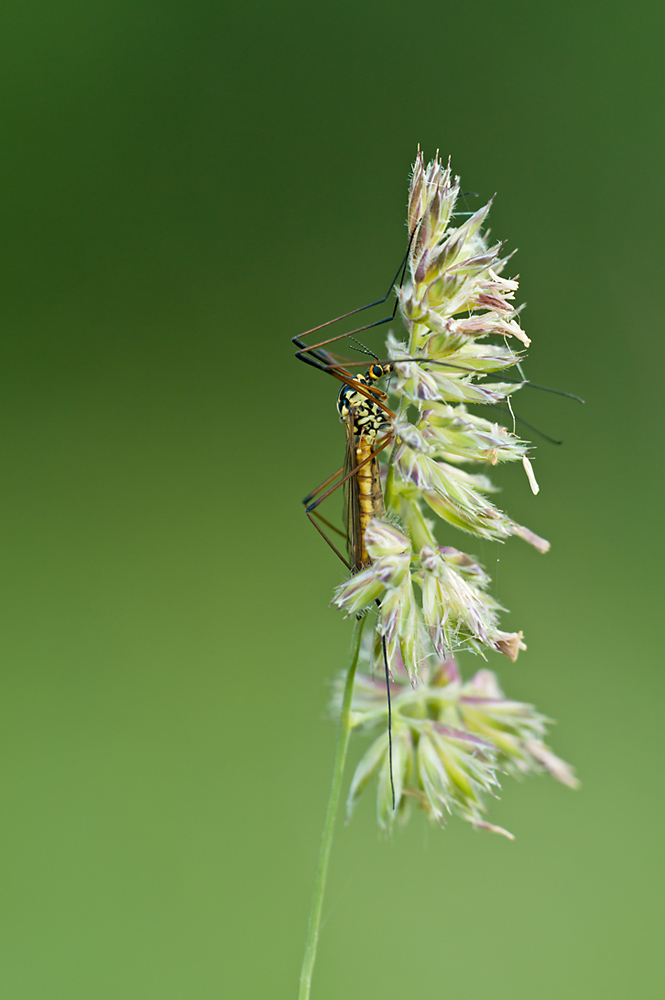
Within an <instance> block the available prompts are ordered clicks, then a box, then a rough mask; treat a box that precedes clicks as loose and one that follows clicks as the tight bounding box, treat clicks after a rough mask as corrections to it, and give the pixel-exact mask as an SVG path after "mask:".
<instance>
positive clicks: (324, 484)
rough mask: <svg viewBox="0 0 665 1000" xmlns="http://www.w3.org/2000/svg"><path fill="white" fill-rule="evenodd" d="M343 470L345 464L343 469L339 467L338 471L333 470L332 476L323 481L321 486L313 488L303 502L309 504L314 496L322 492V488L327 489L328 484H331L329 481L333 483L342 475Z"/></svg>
mask: <svg viewBox="0 0 665 1000" xmlns="http://www.w3.org/2000/svg"><path fill="white" fill-rule="evenodd" d="M343 472H344V466H342V468H341V469H338V470H337V472H333V474H332V476H328V478H327V479H326V480H325V481H324V482H323V483H321V485H320V486H317V487H316V489H315V490H312V492H311V493H308V494H307V496H306V497H303V501H302V502H303V503H304V504H308V503H309V502H310V500H313V499H314V497H315V496H316V495H317V494H318V493H320V492H321V490H323V489H325V488H326V486H328V485H329V483H332V481H333V479H337V477H338V476H341V475H342V473H343Z"/></svg>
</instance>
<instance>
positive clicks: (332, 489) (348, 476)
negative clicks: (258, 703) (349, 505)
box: [305, 431, 394, 514]
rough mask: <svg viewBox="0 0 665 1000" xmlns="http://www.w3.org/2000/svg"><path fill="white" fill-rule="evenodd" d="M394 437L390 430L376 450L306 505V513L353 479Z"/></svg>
mask: <svg viewBox="0 0 665 1000" xmlns="http://www.w3.org/2000/svg"><path fill="white" fill-rule="evenodd" d="M393 437H394V434H393V432H392V431H390V432H389V433H388V434H386V435H385V436H384V437H383V438H381V440H380V441H379V442H378V446H377V447H376V448H375V449H374V451H371V452H370V453H369V455H368V456H367V458H364V459H363V460H362V462H359V463H358V465H356V466H354V468H353V469H351V471H350V472H347V474H346V475H345V476H343V478H342V479H340V480H339V482H337V483H335V484H334V486H331V487H330V488H329V489H327V490H326V492H325V493H323V494H321V496H320V497H318V498H317V499H316V500H315V501H314V502H313V503H310V504H309V505H308V506H307V507H305V513H306V514H310V513H311V512H312V511H313V510H315V509H316V508H317V507H318V506H319V504H320V503H323V501H324V500H327V499H328V497H329V496H330V495H331V494H332V493H334V492H335V490H337V489H339V487H340V486H342V485H343V484H344V483H345V482H346V481H347V480H348V479H351V477H352V476H355V475H356V473H357V472H358V470H359V469H362V468H363V466H365V465H367V463H368V462H371V461H372V459H373V458H375V457H376V456H377V455H379V454H380V453H381V452H382V451H383V450H384V448H387V447H388V445H389V444H390V442H391V441H392V440H393Z"/></svg>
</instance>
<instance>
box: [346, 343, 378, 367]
mask: <svg viewBox="0 0 665 1000" xmlns="http://www.w3.org/2000/svg"><path fill="white" fill-rule="evenodd" d="M349 340H352V341H353V343H354V344H356V347H355V348H354V350H356V351H361V352H362V353H363V354H368V355H369V357H370V358H374V360H375V361H378V360H379V356H378V354H375V353H374V351H370V349H369V347H365V345H364V344H361V343H360V341H359V340H356V338H355V337H349ZM352 363H353V362H351V364H352Z"/></svg>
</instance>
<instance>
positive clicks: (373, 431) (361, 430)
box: [337, 365, 391, 439]
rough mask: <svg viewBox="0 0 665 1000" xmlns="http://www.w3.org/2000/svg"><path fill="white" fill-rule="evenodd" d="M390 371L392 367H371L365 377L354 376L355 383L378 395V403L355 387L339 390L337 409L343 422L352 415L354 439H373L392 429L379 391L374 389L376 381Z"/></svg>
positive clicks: (343, 387) (346, 386) (347, 386)
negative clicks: (379, 400) (361, 437)
mask: <svg viewBox="0 0 665 1000" xmlns="http://www.w3.org/2000/svg"><path fill="white" fill-rule="evenodd" d="M390 370H391V366H390V365H370V367H369V368H368V369H367V372H366V373H365V374H364V375H356V376H354V381H355V382H359V383H361V385H364V386H367V388H368V389H369V391H370V392H371V393H372V395H376V397H377V401H376V402H375V401H374V400H373V399H368V398H367V396H365V395H363V393H362V392H358V390H357V389H356V388H355V386H351V385H343V386H342V388H341V389H340V390H339V395H338V397H337V409H338V410H339V415H340V417H341V419H342V420H347V419H348V417H349V415H352V417H353V434H354V437H360V435H362V436H363V437H364V438H365V439H372V438H375V437H376V436H377V435H378V434H380V433H381V431H384V430H386V429H387V428H388V427H390V422H389V420H388V417H387V414H386V411H385V409H384V408H383V407H382V406H381V405H380V404H379V402H378V395H379V390H378V389H376V388H375V387H374V383H375V382H376V380H377V379H378V378H382V376H383V375H387V374H388V373H389V371H390ZM384 398H385V397H384Z"/></svg>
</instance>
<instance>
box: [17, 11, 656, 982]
mask: <svg viewBox="0 0 665 1000" xmlns="http://www.w3.org/2000/svg"><path fill="white" fill-rule="evenodd" d="M664 20H665V14H664V10H663V7H662V4H657V3H654V2H647V3H642V4H619V3H616V2H610V3H607V2H600V0H595V2H589V0H583V2H581V3H580V2H571V0H562V2H559V3H557V4H533V3H528V2H526V0H522V2H512V0H509V2H507V3H504V4H496V3H490V2H488V0H479V2H477V3H474V4H466V5H464V4H451V3H441V2H436V3H434V2H428V0H426V2H421V0H417V2H415V3H413V4H411V5H405V4H403V3H399V4H398V3H395V2H383V3H378V2H367V0H361V2H354V3H350V2H337V3H329V4H317V5H312V4H310V3H304V2H300V0H287V2H282V3H268V2H264V0H256V2H255V3H252V4H247V5H227V4H220V3H206V2H196V0H194V2H187V3H185V2H180V0H160V2H159V3H153V2H148V0H131V2H127V0H115V2H113V3H89V2H80V0H79V2H74V0H60V2H57V0H54V2H45V0H42V2H34V0H25V2H23V3H21V4H14V5H12V6H11V7H8V8H6V9H5V11H4V12H3V14H2V30H1V31H0V51H1V59H0V77H1V80H2V94H3V99H2V107H1V109H0V116H1V123H2V134H3V137H4V141H3V147H4V152H3V157H2V166H1V172H2V206H3V227H2V232H3V235H2V241H1V248H0V252H1V254H2V266H1V267H0V275H1V281H2V286H3V288H2V296H1V304H0V311H1V314H2V316H1V327H2V338H1V344H2V346H1V348H0V351H1V354H2V363H1V365H0V380H1V382H2V388H1V392H0V429H1V430H0V442H1V443H0V453H1V454H0V469H1V470H2V473H1V478H2V488H1V496H2V501H1V504H2V517H1V520H0V532H1V535H2V538H1V542H0V552H1V553H2V557H1V566H2V569H1V571H0V581H1V583H0V586H1V587H2V601H1V603H0V608H1V614H2V678H3V679H2V697H1V709H0V714H1V719H0V734H1V742H2V747H1V760H2V764H1V775H2V778H1V788H2V792H1V798H0V802H1V812H2V819H1V821H0V831H1V833H0V840H1V843H2V846H1V850H0V857H1V866H2V876H1V881H2V885H1V898H2V917H1V920H2V939H3V942H4V943H3V948H2V952H3V957H2V960H1V962H0V993H1V994H2V996H3V997H6V998H7V1000H153V998H154V1000H157V998H159V1000H185V998H186V1000H195V998H196V1000H212V998H217V997H229V998H231V997H233V998H252V1000H253V998H259V997H260V998H265V997H270V998H276V1000H280V998H288V997H294V996H295V993H296V981H297V976H298V972H299V966H300V960H301V953H302V946H303V942H304V934H305V928H306V921H307V914H308V909H309V902H310V893H311V888H312V881H313V875H314V869H315V863H316V856H317V852H318V843H319V835H320V829H321V824H322V820H323V813H324V808H325V802H326V798H327V792H328V783H329V778H330V771H331V765H332V755H333V746H334V728H333V726H332V724H331V723H329V722H328V721H326V720H325V718H324V709H325V705H326V700H327V696H328V684H329V681H330V678H331V677H332V676H333V675H334V673H335V671H336V670H338V669H340V668H341V667H342V666H343V665H344V663H345V661H346V655H347V647H348V642H349V639H350V631H351V626H350V624H349V623H348V622H345V621H343V620H342V619H341V618H340V617H339V615H338V614H337V613H336V612H334V611H332V610H331V609H330V608H329V606H328V602H329V599H330V596H331V588H332V587H333V585H334V584H335V583H336V582H338V581H339V580H340V579H341V574H340V568H339V566H338V564H337V562H336V560H335V558H334V556H333V555H332V554H331V553H330V552H329V551H328V550H327V549H326V548H325V546H324V545H323V543H321V542H320V539H319V538H318V537H317V536H316V534H315V532H314V531H313V529H311V528H310V526H309V525H308V524H307V523H306V519H305V518H304V516H303V513H302V510H301V506H300V499H301V497H302V496H303V495H304V494H305V493H306V492H308V491H309V489H311V488H312V487H313V486H315V485H316V484H317V483H318V482H320V481H321V480H322V479H323V478H325V477H326V476H327V475H328V474H329V473H330V472H332V471H333V470H334V469H335V468H336V467H337V465H338V464H339V462H340V459H341V450H342V447H343V435H342V431H341V428H340V426H339V423H338V421H337V419H336V415H335V409H334V398H335V393H336V387H335V384H334V383H333V382H332V380H328V379H327V378H325V377H324V376H323V375H320V374H319V373H317V372H315V371H313V370H310V369H307V368H306V367H305V366H303V365H299V364H298V363H297V362H296V361H295V360H293V354H292V348H291V344H290V337H291V336H292V335H293V334H294V333H297V332H299V331H301V330H303V329H306V328H307V327H309V326H312V325H314V324H315V323H317V322H321V321H323V320H325V319H327V318H329V317H331V316H334V315H337V314H338V313H340V312H342V311H345V310H346V309H349V308H352V307H354V306H356V305H360V304H362V303H363V302H366V301H369V300H371V299H372V298H375V297H376V296H377V295H380V294H382V292H383V291H385V288H386V287H387V283H388V281H389V280H390V277H391V276H392V274H393V272H394V271H395V269H396V267H397V264H398V262H399V260H400V258H401V256H402V254H403V251H404V247H405V232H406V231H405V225H404V207H405V200H406V187H407V180H408V174H409V170H410V165H411V163H412V162H413V159H414V156H415V151H416V145H417V143H420V144H421V145H422V147H423V148H424V150H425V153H426V155H427V156H431V155H433V153H434V152H435V150H436V149H437V148H439V149H441V152H442V154H443V155H444V156H447V155H448V154H451V155H452V157H453V166H454V168H455V170H456V171H457V172H458V173H460V174H461V176H462V179H463V185H464V186H465V189H466V190H469V191H474V192H478V194H479V199H473V198H471V197H470V198H469V207H470V208H475V207H476V206H478V205H480V204H481V203H482V201H481V200H480V199H486V198H487V197H489V196H491V195H492V194H493V193H494V192H495V191H496V192H498V198H497V200H496V203H495V206H494V208H493V210H492V229H493V233H494V234H495V235H496V236H498V237H500V238H505V239H507V240H508V246H509V248H515V247H517V248H519V254H518V256H517V258H516V260H515V270H519V272H520V274H521V294H522V298H523V299H526V300H527V301H528V308H527V311H526V313H525V314H524V325H525V328H526V329H527V331H528V332H529V334H530V335H531V337H532V338H533V346H532V350H531V355H530V359H529V362H528V368H527V370H528V373H529V374H530V376H531V378H533V379H534V380H536V381H541V382H545V383H547V384H549V385H554V386H560V387H563V388H566V389H570V390H572V391H577V392H579V393H581V394H582V395H584V396H585V398H586V400H587V403H586V406H585V407H580V406H577V405H576V404H574V403H571V402H570V401H568V400H565V399H560V398H558V397H555V396H546V395H545V394H538V393H533V392H532V393H531V394H529V392H528V391H527V390H525V391H524V392H523V393H521V394H520V396H519V397H518V400H519V407H518V412H519V413H521V415H522V416H523V417H524V418H525V419H528V420H530V421H531V422H533V423H536V424H537V425H538V426H540V427H542V428H543V429H544V430H545V431H547V432H548V433H550V434H552V435H554V436H555V437H557V436H559V437H561V438H563V439H564V441H565V443H564V445H563V446H562V447H560V448H557V447H554V446H547V445H545V444H541V445H540V446H539V448H538V453H537V455H538V457H537V461H536V466H535V467H536V471H537V474H538V477H539V480H540V482H541V487H542V490H541V493H540V495H539V496H538V497H537V498H534V497H532V496H531V495H530V493H529V490H528V487H527V485H526V482H525V478H524V476H523V475H522V473H521V471H520V470H518V469H510V470H506V471H505V473H504V472H503V471H502V472H501V483H502V486H503V487H504V495H503V501H502V502H503V504H504V506H505V507H506V508H507V509H508V510H509V511H510V512H511V514H512V515H513V516H514V517H515V518H516V519H518V520H521V521H523V522H525V523H527V524H529V525H530V526H531V527H532V528H533V529H534V530H536V531H538V532H539V533H541V534H543V535H545V536H547V537H549V538H550V539H551V541H552V543H553V547H552V551H551V553H550V554H549V555H547V556H546V557H542V556H540V555H538V554H537V553H535V552H533V551H531V550H529V549H528V547H527V546H525V545H523V544H522V543H520V542H519V541H513V542H512V543H510V544H508V545H506V546H503V547H501V548H499V547H497V546H492V545H484V546H479V545H477V544H474V543H472V544H471V545H470V546H469V543H468V540H466V539H463V538H461V536H456V538H453V537H451V538H450V541H451V542H452V543H453V544H462V543H464V544H466V545H467V546H468V547H470V548H471V549H472V551H475V552H476V553H477V554H478V555H480V556H481V557H482V558H483V559H484V561H485V562H486V564H487V565H488V567H489V568H490V570H491V571H492V572H493V574H494V576H495V579H496V585H495V591H494V592H495V593H496V595H497V596H498V597H499V598H500V599H501V600H502V601H503V602H504V603H505V604H506V605H507V606H508V607H510V608H511V609H512V613H511V614H510V615H509V616H507V617H506V619H505V621H506V623H507V626H509V627H518V628H519V627H521V628H524V630H525V632H526V635H527V640H528V643H529V650H528V653H526V654H524V655H523V656H522V657H520V660H519V661H518V663H517V664H515V665H510V664H508V665H506V663H505V662H504V661H502V660H501V659H500V658H499V657H496V659H495V661H494V662H493V663H492V664H491V665H492V666H493V667H494V668H495V669H498V670H500V674H501V679H502V683H503V685H504V687H505V689H506V691H507V692H508V693H509V694H511V695H513V696H515V697H518V698H521V699H522V700H529V701H534V702H535V703H536V704H537V705H538V706H539V708H540V709H541V710H543V711H545V712H546V713H547V714H548V715H550V716H552V717H553V718H555V719H557V720H559V722H558V725H557V726H556V728H555V729H554V730H553V732H552V739H551V742H552V744H553V746H554V748H555V749H556V750H557V752H558V753H559V754H561V755H562V756H563V757H565V758H566V759H568V760H570V761H572V762H574V763H575V765H576V766H577V768H578V772H579V774H580V777H581V779H582V782H583V788H582V790H581V791H580V792H578V793H573V792H571V791H569V790H568V789H565V788H563V787H561V786H557V785H555V783H554V782H553V781H550V780H548V779H545V778H542V779H531V780H530V781H528V782H524V783H522V784H517V783H514V782H511V781H507V782H506V785H505V789H504V794H503V796H502V799H501V801H499V802H497V803H495V804H494V807H493V810H492V814H491V816H490V818H491V819H492V820H494V821H495V822H497V823H501V824H503V825H504V826H507V827H509V828H510V829H511V830H512V831H513V832H514V833H515V834H516V840H515V841H514V842H513V843H510V842H508V841H506V840H504V839H502V838H493V837H492V836H491V835H489V834H480V833H474V832H473V831H472V830H471V829H470V828H468V827H467V826H466V825H465V824H463V823H462V822H460V821H457V820H454V819H453V820H452V821H451V822H450V824H449V826H448V828H447V829H446V830H445V831H444V832H442V831H440V830H438V829H436V828H434V829H432V828H429V826H428V825H427V823H426V822H425V820H424V817H422V816H416V817H414V819H413V820H412V822H411V825H410V826H409V827H408V828H407V829H406V830H404V831H402V832H399V833H398V834H397V835H395V836H394V837H393V838H392V839H391V840H389V841H386V840H385V839H382V838H381V837H380V836H379V834H378V832H377V829H376V826H375V823H374V819H373V802H372V801H371V800H370V799H369V798H368V799H367V801H365V802H363V803H362V805H361V806H360V808H359V809H358V813H357V816H356V817H355V818H354V820H353V822H352V823H351V824H350V825H349V826H347V827H345V826H344V825H343V824H341V823H340V826H339V829H338V833H337V839H336V843H335V847H334V853H333V862H332V870H331V879H330V887H329V892H328V896H327V902H326V922H325V926H324V929H323V934H322V939H321V946H320V958H319V963H318V965H317V969H316V973H315V979H314V992H313V996H315V997H316V998H317V1000H332V998H339V997H348V998H356V997H382V998H384V1000H392V998H397V997H403V996H431V997H441V998H445V997H452V996H464V997H468V998H469V1000H480V998H484V997H487V996H492V997H493V998H495V1000H503V998H510V1000H526V998H529V1000H532V998H537V1000H559V998H561V997H563V996H566V997H575V998H577V997H581V998H585V1000H587V998H588V1000H591V998H594V1000H595V998H603V1000H610V998H622V1000H623V998H625V997H640V998H641V1000H656V998H660V997H662V996H663V986H662V980H661V977H662V972H663V969H662V925H661V924H660V914H659V906H660V903H661V899H662V889H663V886H662V872H663V862H662V857H663V847H662V844H663V818H664V817H663V789H662V774H663V767H662V754H663V742H662V727H663V722H662V719H663V702H664V699H663V696H664V691H663V664H662V653H661V646H662V643H661V638H660V633H661V625H662V621H663V617H664V614H663V598H662V586H661V581H662V568H661V567H662V558H663V553H662V539H663V532H662V527H661V511H660V507H661V504H662V500H661V493H660V490H661V487H662V444H661V441H662V436H661V433H660V427H661V424H662V419H663V417H662V396H663V392H662V385H663V380H664V379H665V368H664V364H663V361H664V359H663V350H662V340H663V323H662V314H663V310H662V301H661V296H662V293H661V286H662V271H663V264H664V259H663V249H662V222H663V207H664V199H663V179H662V177H663V154H664V152H665V145H664V141H663V138H664V137H663V128H662V108H663V102H664V98H665V94H664V92H663V91H664V87H663V76H662V51H661V39H662V37H663V28H664V27H665V24H664V23H663V22H664ZM370 342H371V343H372V344H373V345H377V344H378V343H379V342H380V341H379V340H378V338H376V339H375V340H374V341H370ZM331 511H332V515H333V516H334V514H335V513H336V505H335V504H334V503H333V504H332V507H331ZM499 560H500V561H499ZM477 665H478V661H475V660H469V661H468V662H467V663H466V664H465V670H467V671H468V670H469V669H471V668H475V667H476V666H477ZM361 749H362V744H360V743H358V745H355V746H354V748H353V753H352V756H354V757H356V756H357V755H358V753H359V751H360V750H361Z"/></svg>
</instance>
